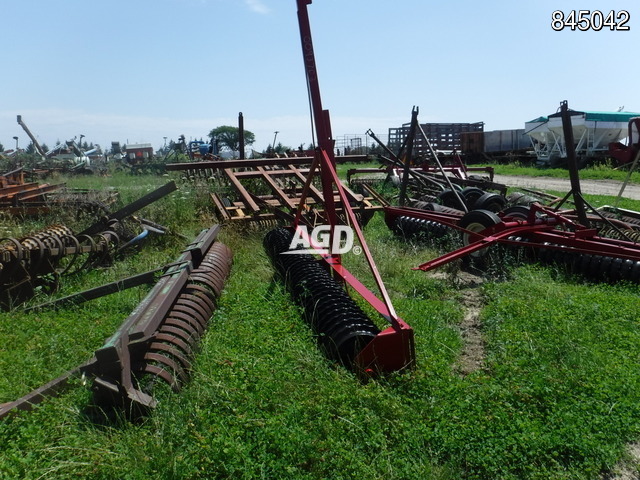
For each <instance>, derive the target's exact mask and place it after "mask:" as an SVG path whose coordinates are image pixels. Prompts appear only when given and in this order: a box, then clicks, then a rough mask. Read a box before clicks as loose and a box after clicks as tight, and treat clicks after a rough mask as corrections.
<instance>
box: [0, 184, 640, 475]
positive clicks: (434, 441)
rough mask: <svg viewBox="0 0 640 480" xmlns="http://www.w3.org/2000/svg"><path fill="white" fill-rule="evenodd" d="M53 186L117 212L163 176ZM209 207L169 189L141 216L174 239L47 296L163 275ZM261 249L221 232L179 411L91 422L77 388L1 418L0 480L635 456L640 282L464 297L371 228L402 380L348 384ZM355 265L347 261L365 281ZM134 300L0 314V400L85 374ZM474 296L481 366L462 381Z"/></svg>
mask: <svg viewBox="0 0 640 480" xmlns="http://www.w3.org/2000/svg"><path fill="white" fill-rule="evenodd" d="M509 173H510V172H509ZM510 174H511V173H510ZM64 180H66V181H67V182H68V185H74V186H81V187H83V188H84V187H91V188H100V189H105V188H115V189H117V190H118V191H119V192H120V196H121V201H122V202H123V203H124V202H129V201H132V200H134V199H135V198H138V197H139V196H141V195H143V194H144V193H147V192H148V191H150V190H152V189H153V188H156V187H157V186H159V185H162V184H163V183H165V182H166V181H167V180H168V178H166V177H152V176H148V177H147V176H145V177H128V176H125V175H122V176H113V177H104V178H103V177H86V178H69V179H64ZM207 190H208V187H207V186H206V185H204V186H200V187H196V186H194V185H193V184H190V183H180V189H179V191H178V192H175V193H173V194H171V195H170V196H169V197H168V198H165V199H162V200H160V201H158V202H156V203H154V204H153V205H151V206H149V207H148V208H147V209H145V210H143V211H142V212H140V214H141V215H142V216H143V217H144V218H148V219H150V220H153V221H155V222H157V223H160V224H163V225H165V226H167V227H168V228H169V230H170V233H168V234H167V235H165V236H162V237H156V238H154V239H152V240H151V242H150V243H149V244H148V245H146V246H145V247H144V248H143V249H142V250H141V251H140V252H139V253H138V254H136V255H133V256H129V257H127V258H125V259H123V260H121V261H119V262H117V263H116V264H114V266H113V267H111V268H108V269H102V270H95V271H90V272H85V273H83V274H82V275H80V276H79V277H77V278H70V279H65V280H64V282H63V287H62V290H61V292H59V293H58V295H65V294H69V293H72V292H74V291H78V290H81V289H84V288H88V287H90V286H94V285H100V284H103V283H106V282H108V281H112V280H115V279H118V278H122V277H124V276H128V275H131V274H133V273H136V272H141V271H145V270H148V269H150V268H154V267H157V266H160V265H162V264H165V263H169V262H171V261H173V260H174V259H175V258H177V256H178V255H179V252H180V251H181V250H182V248H183V247H184V246H185V245H186V243H187V242H188V240H190V239H192V238H194V237H195V236H196V234H197V233H198V232H199V231H200V230H201V229H203V228H207V227H209V226H211V225H212V224H213V223H215V221H214V219H213V218H212V214H211V206H210V203H209V200H208V197H207ZM607 200H609V199H607V198H592V199H590V201H591V202H592V203H594V204H596V205H598V203H599V202H602V203H606V202H607ZM627 208H635V209H637V210H640V202H635V203H634V202H630V203H629V205H628V206H627ZM67 217H69V215H59V216H56V217H52V218H48V219H42V220H40V221H39V222H29V223H27V224H26V225H23V224H22V223H19V222H17V221H14V220H12V219H8V218H3V219H2V224H1V225H2V227H3V228H4V229H5V232H6V233H5V234H4V235H3V236H7V234H9V233H11V234H14V232H16V233H15V234H16V235H19V234H22V233H23V232H28V231H30V230H32V229H35V228H37V227H38V225H40V224H47V223H48V222H54V221H66V222H73V221H74V220H73V218H72V217H70V218H67ZM69 226H72V228H73V225H69ZM263 234H264V232H247V231H239V230H235V229H233V228H231V227H225V228H224V229H223V231H222V233H221V237H220V239H221V240H222V241H223V242H225V243H227V244H228V245H229V246H230V247H231V248H232V249H233V251H234V266H233V270H232V275H231V277H230V279H229V281H228V283H227V285H226V289H225V292H224V294H223V296H222V298H221V300H220V305H219V308H218V309H217V310H216V312H215V314H214V316H213V318H212V320H211V323H210V328H209V331H208V333H207V334H206V336H205V337H204V339H203V341H202V343H201V345H200V352H199V354H198V355H197V358H196V359H195V364H194V368H193V372H192V378H191V381H190V383H189V384H188V385H186V387H185V388H184V389H183V390H182V391H181V392H180V393H179V394H176V393H173V392H170V391H168V389H162V388H160V389H159V390H158V391H156V392H154V395H155V396H156V398H158V399H159V406H158V408H157V409H156V410H155V411H154V412H153V413H152V414H151V415H150V416H148V417H147V418H145V419H143V420H142V421H140V422H135V423H134V422H129V421H127V420H125V419H119V420H115V421H113V422H109V423H105V422H96V421H95V419H94V418H93V417H92V416H91V415H90V414H89V410H88V407H89V406H90V405H91V393H90V391H89V388H88V385H86V384H85V382H83V380H82V379H76V380H74V381H73V382H72V386H71V388H70V389H69V390H68V391H67V392H66V393H64V394H63V395H61V396H59V397H57V398H53V399H50V400H48V401H46V402H45V403H43V404H42V405H41V406H39V407H38V408H36V409H35V410H34V411H32V412H29V413H20V414H18V415H15V416H11V417H10V418H7V419H5V420H3V421H0V445H1V447H0V478H2V479H5V478H6V479H16V478H28V479H45V478H46V479H49V478H92V479H94V478H95V479H148V478H162V479H178V478H180V479H182V478H185V479H190V478H203V479H204V478H238V479H241V478H246V479H255V478H268V479H272V478H295V479H298V478H302V479H305V478H308V479H316V478H332V479H439V480H445V479H450V480H453V479H459V478H465V479H550V478H554V479H601V478H604V477H603V475H604V474H605V472H608V471H609V470H610V469H612V468H614V466H615V465H616V464H618V463H619V462H620V461H621V460H624V459H625V456H626V453H625V452H626V447H627V445H628V444H629V443H631V442H636V441H638V440H640V368H639V366H640V365H639V361H640V358H639V357H640V328H639V325H638V314H637V312H638V311H640V294H639V293H640V292H639V291H638V286H637V285H631V284H618V285H596V284H590V283H587V282H585V281H584V280H582V279H580V278H575V277H572V276H570V275H568V274H566V273H565V272H563V271H562V270H560V269H558V268H553V267H542V266H537V265H525V264H522V263H520V262H519V261H518V259H517V258H515V257H513V256H509V255H506V254H505V255H504V256H503V257H501V260H500V262H499V263H498V264H497V265H496V267H495V268H494V269H493V271H492V272H491V276H489V277H487V278H486V279H485V281H484V282H483V283H481V284H480V285H476V284H469V283H465V282H462V281H460V280H459V279H458V278H457V277H456V268H455V266H454V267H452V268H447V269H445V270H444V271H443V272H438V273H437V274H425V273H422V272H417V271H412V270H411V267H414V266H416V265H417V264H419V263H422V262H424V261H426V260H429V259H431V258H434V257H436V256H437V255H439V254H440V253H443V252H444V251H445V249H446V248H447V245H446V244H441V245H440V246H432V245H425V244H421V243H407V242H405V241H404V240H402V239H400V238H397V237H395V236H394V235H393V234H392V233H391V232H390V231H389V230H388V229H387V227H386V226H385V224H384V222H383V219H382V217H381V216H380V215H377V216H376V217H374V219H373V220H372V221H371V222H370V223H369V224H368V225H367V227H366V229H365V234H366V236H367V240H368V242H369V244H370V247H371V250H372V252H373V255H374V257H375V259H376V261H377V264H378V268H379V270H380V272H381V274H382V277H383V278H384V279H385V283H386V284H387V287H388V289H389V292H390V295H391V297H392V298H393V301H394V306H395V308H396V310H397V311H398V314H399V315H400V316H401V317H402V318H403V319H404V320H405V321H406V322H407V323H409V324H410V325H411V326H412V327H413V328H414V329H415V333H416V350H417V352H416V353H417V366H416V368H415V369H414V370H412V371H407V372H403V373H397V374H393V375H390V376H388V377H385V378H381V379H377V380H372V381H370V382H367V383H362V382H360V381H359V380H358V379H357V378H356V377H355V376H354V375H353V374H352V373H351V372H349V371H348V370H346V369H344V368H343V367H341V366H339V365H335V364H332V363H331V362H329V361H328V360H327V358H326V357H325V356H324V355H323V354H322V353H321V352H320V351H319V350H318V349H317V348H316V340H315V339H314V337H313V335H312V333H311V331H310V329H309V328H308V327H307V325H306V324H305V323H304V321H303V320H302V316H301V312H300V309H299V308H298V307H297V306H296V305H295V304H294V303H293V302H292V301H291V299H290V297H289V295H288V293H287V292H286V291H285V290H284V288H283V287H282V286H281V285H280V284H279V283H278V282H277V281H275V280H274V278H273V269H272V267H271V264H270V262H269V260H268V258H267V256H266V254H265V253H264V250H263V248H262V236H263ZM360 260H361V259H360V258H357V257H355V256H354V255H351V256H349V255H347V256H345V261H346V262H347V263H348V265H349V266H350V268H352V270H353V271H354V272H357V273H358V275H359V276H360V277H361V278H362V279H363V281H364V282H365V283H370V282H371V279H370V278H369V277H368V275H367V273H366V269H365V268H364V267H363V265H362V264H361V263H360ZM147 291H148V288H147V287H138V288H135V289H131V290H127V291H125V292H122V293H119V294H117V295H112V296H110V297H107V298H104V299H99V300H95V301H93V302H91V303H89V304H85V305H81V306H77V307H72V308H68V309H64V310H60V311H56V312H54V311H41V312H38V313H37V314H33V313H31V314H25V313H23V312H21V311H20V310H15V311H13V312H10V313H1V314H0V338H2V348H1V349H0V403H2V402H7V401H10V400H13V399H15V398H17V397H19V396H21V395H24V394H25V393H27V392H29V391H30V390H31V389H33V388H35V387H38V386H40V385H42V384H43V383H45V382H47V381H49V380H51V379H52V378H54V377H56V376H57V375H59V374H61V373H62V372H64V371H66V370H68V369H70V368H72V367H74V366H76V365H78V364H80V363H81V362H83V361H85V360H87V359H88V358H89V357H90V356H91V354H92V353H93V352H94V351H95V350H96V349H97V348H99V347H101V346H102V344H103V342H104V340H105V339H106V338H108V337H109V336H110V335H111V334H112V333H113V332H114V330H115V329H116V328H117V327H118V326H119V325H120V324H121V323H122V321H123V320H124V319H125V318H126V317H127V316H128V315H129V313H130V312H131V311H132V310H133V309H134V308H135V306H136V305H137V304H138V303H139V302H140V300H141V299H142V298H144V296H145V295H146V292H147ZM472 292H473V293H474V294H475V295H477V297H478V298H479V299H480V305H479V306H480V307H481V313H480V321H481V324H482V327H481V331H480V333H481V336H482V341H481V347H482V348H481V352H480V354H481V355H480V357H479V358H478V359H477V360H478V362H479V365H480V368H477V369H476V370H474V371H473V372H471V373H461V371H460V369H459V368H458V360H459V357H460V355H461V354H462V352H463V351H464V349H465V341H464V335H463V332H462V330H461V327H460V325H461V323H462V321H463V319H464V317H465V314H466V306H465V305H466V303H465V301H464V299H465V298H467V297H468V296H470V295H471V293H472ZM46 299H48V297H46V296H45V295H44V294H40V295H38V297H36V298H34V299H33V301H31V302H30V304H31V305H33V304H37V303H41V302H43V301H45V300H46ZM380 326H382V324H381V325H380Z"/></svg>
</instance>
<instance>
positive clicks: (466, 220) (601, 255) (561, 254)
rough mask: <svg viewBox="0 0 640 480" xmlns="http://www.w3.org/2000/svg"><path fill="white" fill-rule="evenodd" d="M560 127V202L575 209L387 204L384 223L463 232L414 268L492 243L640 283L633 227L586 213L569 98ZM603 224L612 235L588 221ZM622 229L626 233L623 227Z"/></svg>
mask: <svg viewBox="0 0 640 480" xmlns="http://www.w3.org/2000/svg"><path fill="white" fill-rule="evenodd" d="M561 110H562V117H563V129H564V131H565V139H566V143H567V156H568V164H569V174H570V178H571V185H572V190H571V191H570V192H569V193H568V194H567V196H566V197H565V198H564V199H563V201H562V202H560V205H562V203H563V202H564V201H565V200H566V199H568V197H569V196H570V195H573V198H574V202H575V205H576V210H575V211H571V212H568V211H565V212H558V208H559V206H558V207H557V208H556V209H554V210H551V209H548V208H545V207H542V206H541V205H539V204H535V203H534V204H532V205H531V206H530V207H524V206H518V207H513V208H512V209H507V210H505V211H504V212H502V213H501V215H500V216H499V215H497V214H495V213H493V212H490V211H487V210H472V211H470V212H468V213H466V214H464V215H460V214H451V213H445V212H435V211H425V210H418V209H413V208H400V207H390V206H388V207H385V220H386V223H387V225H388V226H389V227H390V228H392V229H394V230H398V229H401V228H402V227H401V224H402V223H403V222H404V224H405V225H406V224H407V222H409V223H410V224H411V223H413V224H420V223H421V224H423V225H424V226H425V227H426V228H429V227H433V226H434V225H439V226H442V225H445V226H447V227H452V228H455V229H457V230H459V231H461V232H462V239H463V243H464V245H463V247H461V248H459V249H457V250H454V251H452V252H449V253H447V254H445V255H443V256H441V257H439V258H436V259H434V260H431V261H428V262H425V263H423V264H421V265H419V266H418V267H416V269H419V270H425V271H426V270H431V269H433V268H436V267H439V266H442V265H444V264H446V263H449V262H451V261H453V260H456V259H459V258H463V257H466V256H469V255H472V256H481V255H482V252H483V250H484V249H486V248H487V247H489V246H491V245H494V244H497V243H499V244H503V245H510V246H515V247H523V246H526V247H527V248H528V249H530V250H531V251H533V252H534V253H535V254H537V257H538V258H540V259H542V260H552V261H556V262H562V263H568V264H570V266H571V267H572V268H573V270H574V271H576V272H578V273H583V274H587V275H592V276H595V277H596V278H598V279H600V280H608V281H617V280H621V279H625V280H631V281H634V282H640V246H639V245H638V243H637V242H636V240H637V235H636V232H635V231H629V230H628V227H629V226H628V225H626V224H624V223H623V222H619V221H617V220H615V219H611V218H607V217H605V216H604V215H603V214H601V213H599V212H598V211H596V210H595V209H593V208H591V207H590V208H591V210H592V211H593V212H594V214H595V215H591V216H587V213H586V211H585V205H587V206H588V204H587V202H586V201H585V200H584V198H583V197H582V194H581V192H580V181H579V178H578V170H577V164H576V159H575V150H574V149H573V145H574V142H573V135H572V133H571V132H572V128H571V115H572V112H571V111H570V110H569V109H568V106H567V102H566V101H565V102H562V104H561ZM595 222H597V223H600V224H603V225H606V227H607V229H609V231H613V232H614V233H615V236H616V238H607V237H604V236H601V235H600V230H599V229H596V228H592V227H591V226H590V224H591V223H595ZM625 230H626V231H625Z"/></svg>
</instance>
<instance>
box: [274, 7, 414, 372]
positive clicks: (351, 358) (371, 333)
mask: <svg viewBox="0 0 640 480" xmlns="http://www.w3.org/2000/svg"><path fill="white" fill-rule="evenodd" d="M309 4H311V0H297V6H298V23H299V27H300V39H301V45H302V54H303V60H304V66H305V73H306V78H307V87H308V91H309V96H310V105H311V113H312V120H313V124H314V127H315V133H316V136H317V139H316V142H315V143H316V145H317V148H316V149H315V156H314V161H313V163H312V165H311V169H310V171H309V175H308V177H307V181H306V183H305V185H304V188H303V191H302V195H301V200H300V203H299V205H298V210H297V215H296V216H295V219H293V222H292V225H291V226H290V227H289V228H288V229H282V228H281V229H276V230H274V231H272V232H270V233H268V234H267V236H266V237H265V248H266V250H267V252H268V253H269V255H270V257H271V259H272V261H273V264H274V266H275V267H276V269H277V270H278V271H279V273H280V274H281V275H282V276H283V277H284V278H285V281H287V284H288V286H289V287H290V290H291V291H292V295H293V297H294V298H295V299H296V300H297V301H298V302H299V303H300V304H301V305H302V306H303V308H304V310H305V316H306V318H307V321H309V323H310V324H311V326H312V328H313V329H314V330H315V332H316V333H317V334H319V337H320V342H321V345H322V346H323V347H324V349H325V351H326V352H327V354H328V355H329V357H331V358H334V359H336V360H338V361H340V362H342V363H343V364H345V365H347V366H349V367H352V368H353V369H354V370H355V371H356V372H358V373H359V374H363V375H372V374H377V373H384V372H392V371H398V370H402V369H405V368H408V367H412V366H413V365H414V364H415V347H414V332H413V329H412V328H411V327H410V326H409V325H408V324H407V323H405V322H404V321H403V320H402V319H401V318H400V317H398V315H397V314H396V312H395V310H394V308H393V305H392V303H391V299H390V298H389V295H388V293H387V291H386V288H385V286H384V283H383V282H382V278H381V277H380V273H379V272H378V269H377V267H376V265H375V262H374V261H373V257H372V256H371V252H370V251H369V248H368V247H367V243H366V241H365V238H364V235H363V233H362V229H361V228H360V226H359V223H358V218H357V216H356V214H355V213H354V211H353V209H352V208H351V206H350V202H349V199H348V196H347V193H346V192H345V188H344V187H343V185H342V183H341V182H340V179H339V178H338V175H337V173H336V168H335V165H336V161H335V156H334V149H333V147H334V140H333V138H332V133H331V125H330V118H329V112H328V110H324V109H323V108H322V101H321V96H320V87H319V83H318V74H317V68H316V62H315V56H314V50H313V42H312V38H311V27H310V23H309V16H308V12H307V6H308V5H309ZM316 170H319V171H320V181H321V185H322V191H323V196H324V199H325V217H326V218H325V220H326V221H327V223H328V225H329V233H330V243H331V244H333V237H334V234H335V227H336V226H337V225H339V224H340V221H339V218H338V214H337V208H336V206H337V204H338V203H339V204H340V205H341V207H342V208H343V209H344V216H345V217H346V220H347V222H348V223H349V224H350V227H351V228H352V229H353V231H354V233H355V235H356V237H357V239H358V242H359V243H360V246H361V248H362V252H363V254H364V256H365V258H366V260H367V262H368V264H369V267H370V270H371V273H372V275H373V277H374V279H375V282H376V285H377V287H378V290H379V292H380V295H381V297H382V299H380V298H378V297H377V296H376V295H375V294H374V293H373V292H371V291H370V290H369V289H368V288H367V287H365V286H364V284H362V283H361V282H360V281H359V280H358V279H357V278H356V277H355V276H354V275H352V274H351V272H349V271H348V270H347V269H346V268H345V267H344V265H342V262H341V258H340V255H338V254H333V253H327V252H326V251H323V250H322V249H321V248H320V247H319V246H318V245H316V244H314V242H313V240H312V239H311V238H309V236H308V235H307V234H306V230H304V229H298V227H299V226H300V224H301V222H302V221H303V219H302V211H303V209H304V204H305V198H306V197H307V195H308V194H309V190H310V188H311V185H312V181H313V178H314V175H315V174H316ZM334 186H335V188H336V189H337V192H338V200H337V201H336V199H335V198H334V193H333V192H334ZM294 231H297V233H299V234H301V235H302V236H303V238H304V239H305V241H307V242H308V244H309V245H311V247H312V249H313V250H314V251H315V253H316V254H317V255H319V257H320V258H319V260H316V257H315V256H313V255H299V254H294V255H282V253H283V251H285V250H287V249H288V248H289V246H290V242H291V238H292V237H293V232H294ZM344 284H346V285H349V286H350V287H351V288H353V289H354V290H355V291H356V292H357V293H358V294H359V295H360V296H361V297H362V298H363V299H364V300H365V301H366V302H368V303H369V304H370V305H371V306H372V307H373V308H374V309H375V310H376V311H377V312H378V313H379V314H380V315H381V316H382V317H383V318H384V319H385V320H386V321H387V322H388V323H389V324H390V326H389V327H387V328H385V329H383V330H380V329H379V328H378V327H377V326H376V325H375V324H374V323H373V322H372V321H371V320H370V319H369V318H367V316H366V315H365V314H364V312H362V310H361V309H360V308H359V307H358V306H357V305H356V304H355V302H354V301H353V300H352V299H351V298H350V297H349V296H348V295H347V294H346V292H345V291H344Z"/></svg>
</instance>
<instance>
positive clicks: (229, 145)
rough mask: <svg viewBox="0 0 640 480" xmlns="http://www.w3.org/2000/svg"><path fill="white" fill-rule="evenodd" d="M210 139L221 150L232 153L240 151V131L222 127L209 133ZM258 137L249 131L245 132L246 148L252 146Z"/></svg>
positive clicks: (234, 128)
mask: <svg viewBox="0 0 640 480" xmlns="http://www.w3.org/2000/svg"><path fill="white" fill-rule="evenodd" d="M209 137H210V138H211V139H213V141H215V142H216V143H217V144H218V147H219V148H220V149H227V150H230V151H232V152H237V151H238V150H240V129H239V128H238V127H231V126H229V125H222V126H221V127H217V128H214V129H213V130H211V131H210V132H209ZM255 137H256V136H255V135H254V134H253V132H250V131H249V130H245V131H244V146H245V147H246V146H248V145H252V144H253V142H255V141H256V138H255Z"/></svg>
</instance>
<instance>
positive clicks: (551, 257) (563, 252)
mask: <svg viewBox="0 0 640 480" xmlns="http://www.w3.org/2000/svg"><path fill="white" fill-rule="evenodd" d="M574 217H575V214H574V213H573V211H563V212H557V211H555V210H551V209H548V208H546V207H543V206H541V205H539V204H537V203H534V204H532V205H530V206H528V207H525V206H521V205H520V206H517V207H511V208H507V209H505V210H504V211H503V212H500V214H499V215H498V214H495V213H493V212H490V211H487V210H472V211H470V212H468V213H467V214H465V215H463V216H459V215H450V214H447V213H444V212H435V211H427V210H418V209H410V208H399V207H385V221H386V223H387V225H388V226H389V228H391V229H394V228H396V225H397V224H398V223H402V222H409V220H407V219H409V218H411V219H412V220H411V225H427V224H429V225H430V224H432V223H436V224H440V225H442V226H444V227H445V228H448V229H455V230H458V231H460V232H461V236H462V242H463V246H462V247H461V248H458V249H456V250H454V251H452V252H449V253H447V254H445V255H443V256H441V257H439V258H436V259H434V260H431V261H429V262H426V263H423V264H421V265H419V266H418V267H416V269H417V270H424V271H428V270H431V269H434V268H437V267H439V266H442V265H444V264H446V263H449V262H451V261H454V260H456V259H460V258H464V257H467V256H475V257H476V258H477V257H480V256H482V255H484V253H485V252H486V249H487V248H488V247H490V246H491V245H496V244H500V245H504V246H507V247H509V248H517V249H521V250H524V251H525V252H526V253H527V255H528V256H529V258H531V259H532V260H537V261H540V262H542V263H555V264H562V265H565V266H567V267H568V268H569V269H570V270H571V271H572V272H575V273H577V274H581V275H584V276H585V277H587V278H590V279H593V280H598V281H608V282H616V281H620V280H626V281H632V282H640V246H639V245H638V243H637V240H638V232H637V230H636V229H635V228H633V225H626V226H625V224H624V222H621V221H619V220H613V219H608V220H607V219H605V218H600V217H596V216H593V217H588V218H589V220H590V221H591V222H592V223H594V224H596V223H597V222H596V220H597V221H599V222H601V223H602V222H604V223H602V224H601V226H600V227H599V228H591V227H585V226H584V225H582V224H580V223H577V222H576V221H574V220H575V218H574ZM607 222H608V223H607Z"/></svg>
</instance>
